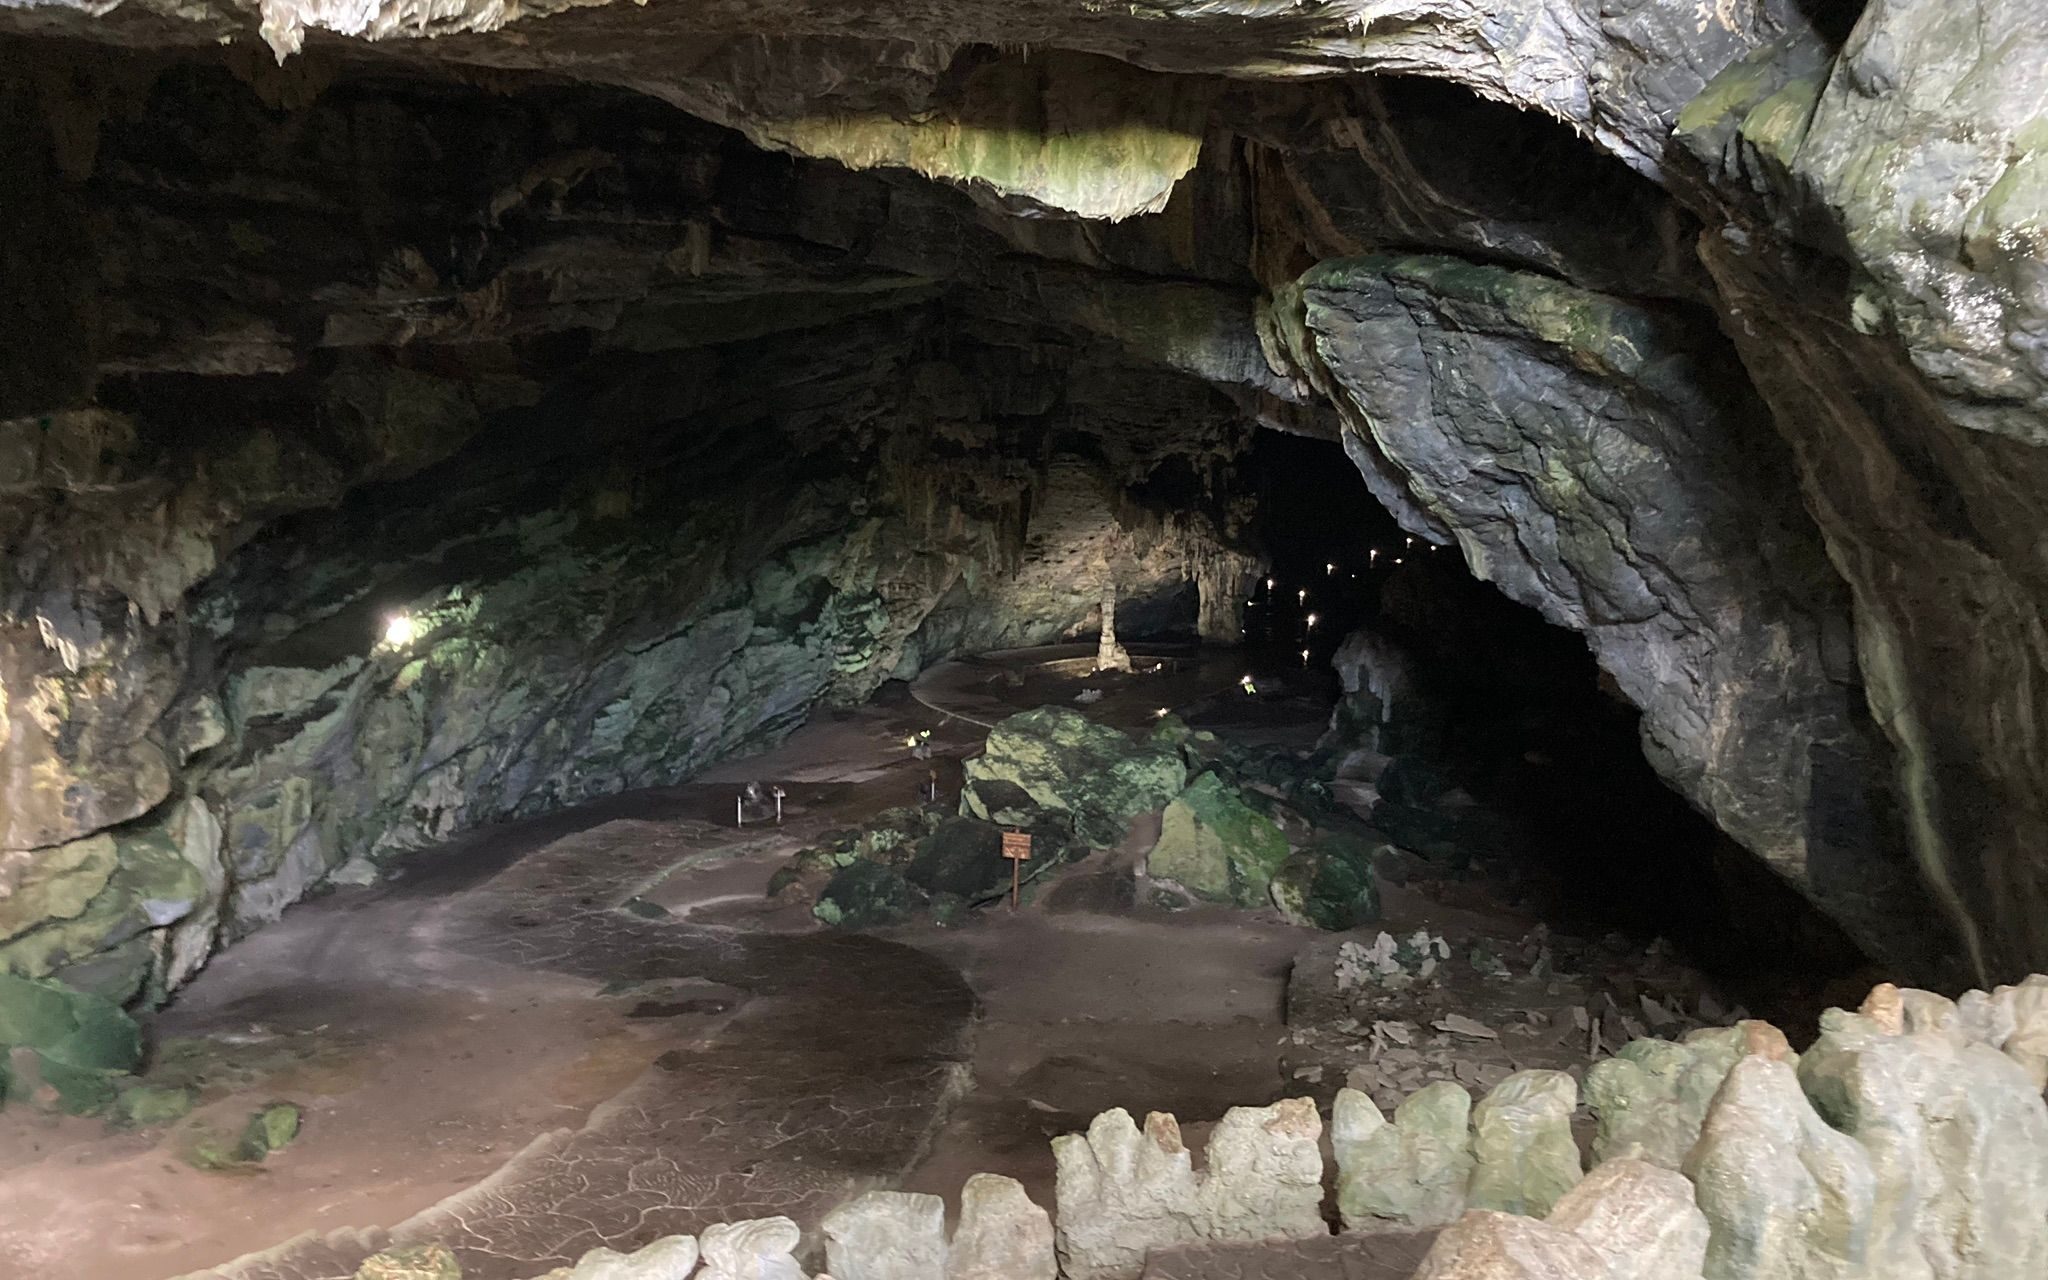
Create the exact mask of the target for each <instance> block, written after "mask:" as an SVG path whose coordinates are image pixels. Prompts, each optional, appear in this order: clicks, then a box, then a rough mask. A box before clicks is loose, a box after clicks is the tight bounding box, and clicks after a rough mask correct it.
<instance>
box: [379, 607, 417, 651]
mask: <svg viewBox="0 0 2048 1280" xmlns="http://www.w3.org/2000/svg"><path fill="white" fill-rule="evenodd" d="M419 633H420V624H419V623H418V622H416V621H414V620H413V616H412V615H411V614H409V613H394V614H392V615H391V616H390V617H388V618H386V619H384V645H385V647H386V648H390V649H403V648H405V646H407V645H409V644H411V643H412V642H413V640H414V639H416V638H417V637H418V636H419Z"/></svg>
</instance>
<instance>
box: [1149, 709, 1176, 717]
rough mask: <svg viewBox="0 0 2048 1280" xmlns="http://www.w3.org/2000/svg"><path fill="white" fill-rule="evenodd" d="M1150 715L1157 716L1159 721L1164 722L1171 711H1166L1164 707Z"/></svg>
mask: <svg viewBox="0 0 2048 1280" xmlns="http://www.w3.org/2000/svg"><path fill="white" fill-rule="evenodd" d="M1152 714H1153V715H1155V716H1158V717H1159V718H1160V719H1161V720H1164V719H1166V717H1168V716H1169V715H1172V714H1173V713H1172V712H1171V711H1168V710H1167V709H1166V708H1165V707H1161V708H1159V710H1157V711H1154V712H1153V713H1152Z"/></svg>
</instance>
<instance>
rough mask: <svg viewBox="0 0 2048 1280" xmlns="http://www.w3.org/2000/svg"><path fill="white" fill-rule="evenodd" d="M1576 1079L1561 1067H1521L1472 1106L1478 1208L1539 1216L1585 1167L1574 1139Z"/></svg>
mask: <svg viewBox="0 0 2048 1280" xmlns="http://www.w3.org/2000/svg"><path fill="white" fill-rule="evenodd" d="M1578 1104H1579V1087H1578V1083H1577V1082H1576V1081H1574V1080H1573V1079H1572V1078H1571V1077H1570V1076H1568V1075H1566V1074H1565V1073H1564V1072H1562V1071H1517V1072H1516V1073H1515V1074H1513V1075H1511V1076H1509V1077H1508V1078H1507V1079H1505V1080H1503V1081H1501V1082H1500V1083H1499V1084H1497V1085H1495V1086H1494V1087H1493V1088H1492V1090H1490V1091H1489V1092H1488V1093H1487V1095H1486V1096H1485V1097H1484V1098H1482V1099H1480V1101H1479V1105H1478V1106H1476V1107H1474V1108H1473V1109H1472V1160H1473V1163H1472V1181H1471V1185H1470V1188H1469V1191H1468V1195H1469V1198H1470V1203H1471V1205H1472V1207H1473V1208H1475V1209H1497V1210H1499V1211H1501V1212H1503V1213H1521V1214H1527V1215H1528V1216H1530V1217H1532V1218H1540V1217H1543V1216H1544V1215H1546V1214H1548V1213H1549V1212H1550V1210H1551V1207H1552V1206H1553V1205H1555V1204H1556V1203H1557V1202H1558V1200H1559V1199H1560V1198H1561V1197H1562V1196H1563V1195H1564V1193H1565V1192H1566V1191H1569V1190H1570V1189H1571V1188H1572V1186H1573V1185H1574V1184H1576V1183H1577V1182H1578V1180H1579V1178H1580V1177H1581V1176H1582V1173H1583V1171H1582V1170H1581V1168H1580V1162H1579V1148H1578V1144H1577V1143H1576V1142H1574V1141H1573V1140H1572V1112H1573V1111H1574V1110H1576V1109H1577V1107H1578Z"/></svg>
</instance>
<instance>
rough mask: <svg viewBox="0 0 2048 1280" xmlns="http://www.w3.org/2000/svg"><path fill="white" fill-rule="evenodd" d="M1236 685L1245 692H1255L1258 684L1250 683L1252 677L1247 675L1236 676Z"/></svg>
mask: <svg viewBox="0 0 2048 1280" xmlns="http://www.w3.org/2000/svg"><path fill="white" fill-rule="evenodd" d="M1237 686H1238V688H1240V689H1243V690H1244V691H1245V692H1246V693H1257V692H1258V691H1259V689H1258V686H1257V685H1255V684H1253V683H1252V678H1251V677H1250V676H1249V675H1245V676H1240V677H1238V681H1237Z"/></svg>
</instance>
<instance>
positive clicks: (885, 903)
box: [811, 858, 926, 929]
mask: <svg viewBox="0 0 2048 1280" xmlns="http://www.w3.org/2000/svg"><path fill="white" fill-rule="evenodd" d="M925 902H926V897H925V894H924V891H923V890H921V889H919V888H918V887H917V886H916V885H914V884H912V883H910V881H908V880H906V879H904V878H903V874H902V873H901V872H899V871H897V870H896V869H895V868H893V867H887V866H884V865H882V864H881V863H879V862H870V861H868V860H867V859H864V858H863V859H860V860H858V861H855V862H852V863H849V864H848V865H846V866H844V867H841V868H840V869H839V870H837V871H835V872H833V873H832V878H831V879H830V880H828V881H826V882H825V888H824V890H823V891H822V892H820V893H819V894H818V904H817V905H816V906H815V907H813V908H811V914H813V915H815V916H816V917H817V918H818V919H819V920H821V921H823V922H824V923H826V924H828V925H832V926H834V927H835V928H840V929H877V928H880V927H882V926H884V925H891V924H900V923H901V922H903V921H905V920H908V919H909V918H910V917H912V916H914V915H916V914H917V913H918V912H919V911H922V910H923V909H924V907H925Z"/></svg>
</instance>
